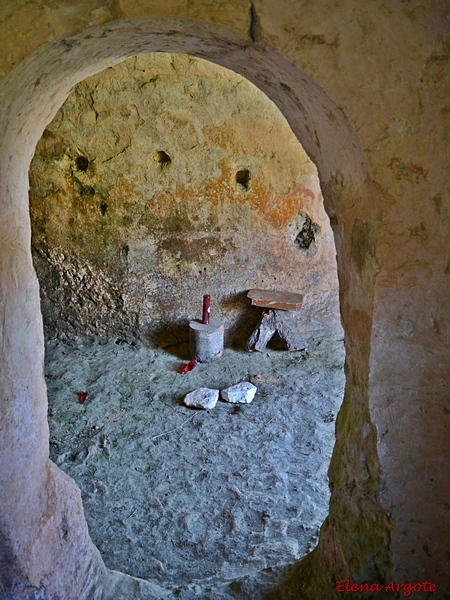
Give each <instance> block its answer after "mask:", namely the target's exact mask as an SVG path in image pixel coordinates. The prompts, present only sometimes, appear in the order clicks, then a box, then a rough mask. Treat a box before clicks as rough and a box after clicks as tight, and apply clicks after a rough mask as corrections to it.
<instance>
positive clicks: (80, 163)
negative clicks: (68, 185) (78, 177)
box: [75, 156, 89, 173]
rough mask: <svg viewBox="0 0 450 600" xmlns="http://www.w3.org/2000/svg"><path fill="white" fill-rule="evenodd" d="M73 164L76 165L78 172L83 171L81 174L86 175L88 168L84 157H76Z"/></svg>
mask: <svg viewBox="0 0 450 600" xmlns="http://www.w3.org/2000/svg"><path fill="white" fill-rule="evenodd" d="M75 164H76V165H77V169H78V171H83V173H86V171H87V170H88V168H89V161H88V159H87V158H86V157H85V156H77V157H76V159H75Z"/></svg>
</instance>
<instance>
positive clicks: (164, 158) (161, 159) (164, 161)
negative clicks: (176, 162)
mask: <svg viewBox="0 0 450 600" xmlns="http://www.w3.org/2000/svg"><path fill="white" fill-rule="evenodd" d="M153 158H154V159H155V162H156V163H157V164H158V165H160V166H161V167H164V166H166V165H169V164H170V163H171V162H172V159H171V158H170V156H169V155H168V154H167V152H164V150H158V151H157V152H155V154H154V155H153Z"/></svg>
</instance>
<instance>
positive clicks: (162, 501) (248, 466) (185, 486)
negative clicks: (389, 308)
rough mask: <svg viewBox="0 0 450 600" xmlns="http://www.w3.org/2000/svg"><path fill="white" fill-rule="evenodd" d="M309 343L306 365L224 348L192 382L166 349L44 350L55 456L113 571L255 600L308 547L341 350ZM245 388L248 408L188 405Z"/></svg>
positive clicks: (200, 593)
mask: <svg viewBox="0 0 450 600" xmlns="http://www.w3.org/2000/svg"><path fill="white" fill-rule="evenodd" d="M307 341H308V343H309V354H305V353H304V352H285V351H279V350H273V349H272V350H267V351H265V352H263V353H258V352H255V353H247V352H243V351H240V352H239V351H236V350H232V349H226V350H225V351H224V354H223V356H222V357H221V358H220V359H218V360H216V361H215V362H214V363H212V364H200V365H198V367H197V368H195V369H194V370H193V371H192V372H190V373H188V374H186V375H180V374H179V373H178V372H177V369H178V368H179V367H180V365H183V364H185V363H182V362H180V359H178V358H177V357H176V356H174V355H173V354H169V353H167V352H165V351H163V350H158V349H149V348H145V347H140V348H139V347H136V346H129V345H126V344H117V343H114V342H108V343H107V344H103V345H102V344H98V343H92V342H79V343H78V344H77V345H71V346H68V345H66V344H64V343H63V342H61V341H58V340H50V341H48V342H47V345H46V380H47V386H48V395H49V424H50V437H51V439H50V456H51V459H52V460H53V461H54V462H55V463H56V464H57V465H59V467H60V468H61V469H62V470H63V471H65V472H66V473H67V474H68V475H70V476H71V477H72V478H73V479H74V480H75V481H76V482H77V484H78V485H79V487H80V488H81V492H82V497H83V504H84V508H85V513H86V519H87V522H88V525H89V530H90V533H91V537H92V539H93V541H94V543H95V544H96V546H97V547H98V548H99V550H100V552H101V554H102V556H103V558H104V561H105V563H106V565H107V566H108V567H109V568H110V569H114V570H118V571H122V572H125V573H128V574H130V575H133V576H135V577H139V578H142V579H144V580H148V581H152V582H154V583H157V584H159V585H160V586H162V587H164V588H165V589H167V590H173V593H174V597H176V598H182V599H185V600H187V599H190V598H213V597H214V598H241V599H248V600H250V599H251V600H258V599H263V598H267V597H268V594H269V592H270V591H273V589H274V587H276V585H277V583H279V582H280V580H281V578H282V575H283V570H284V567H285V566H286V565H288V564H292V563H293V562H295V561H296V560H297V559H299V558H300V557H302V556H304V555H305V554H306V553H307V552H308V551H310V550H311V549H312V548H314V547H315V545H316V543H317V540H318V529H319V527H320V525H321V524H322V522H323V520H324V519H325V517H326V515H327V512H328V502H329V491H328V480H327V469H328V466H329V463H330V458H331V452H332V448H333V445H334V421H335V418H336V415H337V412H338V410H339V407H340V404H341V401H342V398H343V390H344V372H343V363H344V355H345V352H344V344H343V341H342V339H338V338H336V337H333V336H325V335H322V336H316V337H310V338H309V339H308V340H307ZM240 381H251V382H252V383H254V384H255V385H256V386H257V393H256V396H255V398H254V400H253V402H252V403H251V404H248V405H240V406H235V405H232V404H228V403H225V402H221V401H219V402H218V404H217V406H216V408H214V409H213V410H210V411H202V410H193V409H188V408H186V407H185V406H183V405H182V399H183V397H184V395H185V394H186V393H187V392H190V391H192V390H193V389H195V388H197V387H210V388H216V389H223V388H225V387H227V386H230V385H232V384H234V383H237V382H240ZM78 391H87V392H88V396H87V399H86V401H85V402H84V403H83V404H80V403H78V399H77V392H78ZM224 582H228V583H224ZM214 590H221V593H223V594H224V595H219V596H217V595H211V594H212V593H213V592H214Z"/></svg>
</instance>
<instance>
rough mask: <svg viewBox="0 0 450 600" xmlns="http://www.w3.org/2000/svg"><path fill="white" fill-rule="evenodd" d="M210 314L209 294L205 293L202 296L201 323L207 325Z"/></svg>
mask: <svg viewBox="0 0 450 600" xmlns="http://www.w3.org/2000/svg"><path fill="white" fill-rule="evenodd" d="M210 315H211V296H209V295H208V294H205V295H204V296H203V318H202V323H203V325H209V317H210Z"/></svg>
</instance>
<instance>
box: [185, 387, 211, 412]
mask: <svg viewBox="0 0 450 600" xmlns="http://www.w3.org/2000/svg"><path fill="white" fill-rule="evenodd" d="M218 399H219V390H212V389H210V388H198V389H197V390H194V391H193V392H189V394H186V396H185V398H184V404H185V405H186V406H190V407H193V408H205V409H208V410H209V409H211V408H214V407H215V406H216V404H217V400H218Z"/></svg>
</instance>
